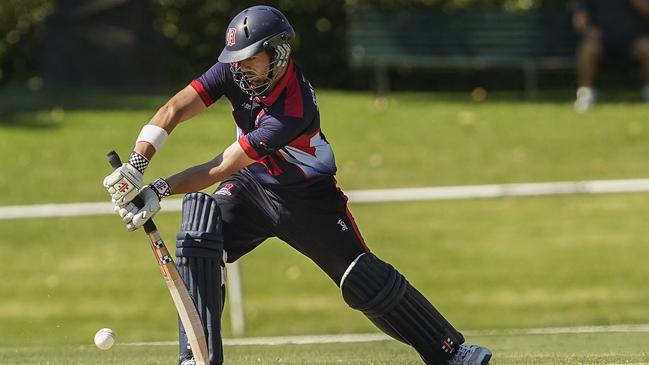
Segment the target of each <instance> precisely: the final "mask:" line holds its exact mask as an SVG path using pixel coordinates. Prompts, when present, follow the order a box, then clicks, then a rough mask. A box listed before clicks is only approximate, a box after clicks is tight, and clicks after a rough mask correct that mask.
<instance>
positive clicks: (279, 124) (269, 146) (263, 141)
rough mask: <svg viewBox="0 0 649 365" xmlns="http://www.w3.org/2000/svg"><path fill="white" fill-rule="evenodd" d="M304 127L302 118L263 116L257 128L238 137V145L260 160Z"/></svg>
mask: <svg viewBox="0 0 649 365" xmlns="http://www.w3.org/2000/svg"><path fill="white" fill-rule="evenodd" d="M305 128H306V124H305V121H304V119H303V118H291V117H283V118H275V117H271V116H264V117H263V119H262V120H261V121H260V126H259V128H257V129H255V130H254V131H252V132H250V133H248V134H246V135H244V136H242V137H241V138H239V145H240V146H241V148H243V150H244V151H245V152H246V154H247V155H248V157H250V158H251V159H253V160H260V159H261V158H262V157H264V156H266V155H269V154H271V153H273V152H275V151H277V150H279V149H281V148H282V147H284V146H286V145H287V144H289V143H290V142H291V141H292V140H294V139H295V138H297V137H298V136H299V135H300V133H301V132H302V131H303V130H304V129H305Z"/></svg>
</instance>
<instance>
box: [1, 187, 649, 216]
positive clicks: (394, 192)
mask: <svg viewBox="0 0 649 365" xmlns="http://www.w3.org/2000/svg"><path fill="white" fill-rule="evenodd" d="M646 191H649V179H634V180H593V181H565V182H547V183H526V184H500V185H467V186H442V187H424V188H403V189H375V190H353V191H349V192H348V193H347V195H348V196H349V202H350V203H355V204H361V203H383V202H403V201H423V200H451V199H484V198H504V197H516V196H542V195H566V194H608V193H631V192H646ZM181 203H182V200H181V199H168V200H163V201H162V211H163V212H172V211H180V209H181V205H182V204H181ZM105 214H114V213H113V205H112V204H111V203H108V202H107V203H69V204H41V205H14V206H4V207H0V219H25V218H49V217H74V216H88V215H105Z"/></svg>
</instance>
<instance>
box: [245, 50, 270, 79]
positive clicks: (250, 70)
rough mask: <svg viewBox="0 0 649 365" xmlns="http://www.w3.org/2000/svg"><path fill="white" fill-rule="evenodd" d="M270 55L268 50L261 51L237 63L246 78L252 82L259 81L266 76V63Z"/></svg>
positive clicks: (268, 61)
mask: <svg viewBox="0 0 649 365" xmlns="http://www.w3.org/2000/svg"><path fill="white" fill-rule="evenodd" d="M269 63H270V56H269V55H268V52H266V51H261V52H259V53H257V54H255V55H254V56H252V57H250V58H247V59H245V60H243V61H241V62H240V63H239V66H240V67H241V71H243V72H244V73H245V74H246V76H247V77H248V79H249V80H250V81H252V82H253V83H261V82H263V81H264V80H266V78H267V77H268V64H269Z"/></svg>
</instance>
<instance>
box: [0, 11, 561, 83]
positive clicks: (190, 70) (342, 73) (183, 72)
mask: <svg viewBox="0 0 649 365" xmlns="http://www.w3.org/2000/svg"><path fill="white" fill-rule="evenodd" d="M132 1H133V0H132ZM149 1H151V2H152V4H153V5H154V8H155V11H156V14H157V20H156V28H157V30H158V31H159V32H160V33H161V34H163V35H164V37H165V38H166V39H167V40H168V41H169V47H168V48H169V56H170V57H169V58H168V61H169V62H168V63H169V66H170V67H169V69H170V70H173V71H172V72H168V75H170V76H169V77H170V79H171V80H169V81H175V82H177V81H181V80H187V79H189V78H193V77H195V76H197V74H198V73H199V72H202V71H203V70H205V69H206V68H207V67H208V66H209V65H211V64H212V63H213V62H214V61H215V60H216V57H217V55H218V53H219V52H220V50H221V48H222V47H223V31H224V29H225V28H226V26H227V24H228V22H229V20H230V19H231V18H232V17H233V16H234V15H235V14H236V13H238V12H239V11H241V10H243V9H245V8H247V7H249V6H252V5H256V4H259V3H260V2H259V0H256V1H255V0H241V1H234V0H211V1H204V0H149ZM263 3H265V4H268V5H271V6H275V7H277V8H279V9H281V10H282V11H283V12H284V13H285V14H286V15H287V17H288V18H289V20H290V21H291V23H292V25H293V26H294V28H295V29H296V30H297V33H298V38H297V39H296V40H295V42H294V43H293V45H294V55H295V56H296V58H297V59H298V61H299V63H300V65H301V66H302V67H303V68H304V69H305V71H306V73H307V74H308V75H310V78H311V81H312V82H314V84H316V85H326V86H328V87H343V86H349V85H350V80H352V79H353V77H354V75H352V74H351V72H350V70H349V69H348V66H347V49H346V23H345V14H346V12H347V11H350V10H354V9H355V8H357V7H363V6H378V7H388V8H390V7H392V8H394V7H402V6H433V7H444V8H467V7H484V6H490V7H502V8H503V9H506V10H509V11H518V10H527V9H532V8H535V7H540V6H565V4H566V0H312V1H299V0H268V1H263ZM54 6H55V0H3V1H2V2H0V82H2V81H3V80H5V81H6V80H7V79H9V78H18V79H24V78H26V77H29V76H31V75H32V74H35V73H37V72H38V68H39V65H38V59H39V42H40V40H41V34H42V33H43V26H44V20H45V18H46V17H47V15H48V14H50V13H51V12H52V10H53V8H54Z"/></svg>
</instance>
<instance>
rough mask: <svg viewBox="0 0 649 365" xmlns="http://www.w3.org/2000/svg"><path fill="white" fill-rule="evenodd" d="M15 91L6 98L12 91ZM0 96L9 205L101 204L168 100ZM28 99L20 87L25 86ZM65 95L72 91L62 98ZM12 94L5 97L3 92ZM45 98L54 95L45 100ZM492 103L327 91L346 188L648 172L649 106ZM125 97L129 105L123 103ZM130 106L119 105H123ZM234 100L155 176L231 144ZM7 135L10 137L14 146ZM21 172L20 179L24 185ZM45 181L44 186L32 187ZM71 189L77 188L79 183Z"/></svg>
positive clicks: (193, 130)
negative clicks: (118, 159)
mask: <svg viewBox="0 0 649 365" xmlns="http://www.w3.org/2000/svg"><path fill="white" fill-rule="evenodd" d="M5 94H7V95H5ZM9 94H11V93H10V92H9V91H5V92H4V93H2V92H0V103H2V104H0V111H2V110H3V109H7V110H10V111H11V112H5V113H2V112H0V140H1V141H3V143H1V144H0V154H2V155H3V156H6V157H5V159H7V160H9V161H7V162H6V163H3V164H2V165H1V166H0V169H1V172H2V173H1V174H0V191H11V192H12V193H11V194H3V195H2V196H0V204H2V205H7V204H26V203H43V202H71V201H97V200H102V199H104V194H103V192H102V191H101V189H98V188H97V186H98V185H99V183H100V181H101V180H102V179H103V177H104V176H105V175H106V171H107V170H108V166H107V164H105V162H104V156H105V154H106V152H107V151H109V150H111V149H116V150H117V151H119V152H120V153H121V154H123V155H125V154H127V153H128V152H129V151H130V149H131V148H132V145H133V143H134V139H135V137H136V136H137V133H138V131H139V129H140V127H141V125H142V124H144V123H146V122H147V121H148V120H149V118H150V117H151V116H152V115H153V113H154V112H155V110H156V108H157V107H158V106H159V105H161V104H162V103H163V101H164V98H163V97H161V96H150V97H146V96H137V95H135V96H128V97H126V96H125V97H118V96H115V95H101V94H99V95H95V94H93V93H89V95H84V94H81V95H78V94H77V95H76V96H77V97H75V95H72V96H70V95H67V96H65V97H63V96H60V95H58V96H57V95H45V96H46V97H47V98H42V97H36V98H32V99H35V100H34V101H33V103H30V101H31V100H32V99H30V98H28V97H23V98H22V99H20V98H18V99H17V100H16V98H17V97H16V96H13V97H12V96H11V95H9ZM18 94H19V93H18ZM61 94H63V95H65V93H61ZM4 96H7V100H2V97H4ZM43 99H45V100H43ZM494 99H495V100H493V101H490V102H484V103H477V102H472V101H470V100H465V98H463V97H461V96H458V97H456V98H455V99H452V98H449V97H446V96H445V97H442V96H438V95H436V94H393V95H392V96H391V98H390V99H389V100H388V101H387V103H386V104H382V103H377V102H376V101H375V99H374V98H373V97H371V96H370V95H368V94H364V93H349V92H345V93H342V92H332V91H323V92H321V93H319V105H320V109H321V111H322V112H321V114H322V127H323V131H324V132H325V134H326V136H327V138H328V139H329V140H330V141H331V142H332V144H333V147H334V152H335V153H336V156H337V162H338V168H339V173H338V180H339V182H340V184H341V186H342V187H343V188H345V189H366V188H383V187H402V186H425V185H466V184H478V183H506V182H530V181H553V180H581V179H609V178H630V177H639V176H649V164H646V163H645V161H644V159H642V158H641V157H642V156H647V155H649V144H647V143H646V141H647V140H648V139H649V127H648V126H647V125H646V123H645V121H646V120H647V117H649V108H647V107H646V106H645V105H642V104H627V103H623V102H615V103H608V104H602V105H599V106H598V108H597V109H596V110H595V111H594V112H592V113H588V114H585V115H576V114H575V113H574V112H573V110H572V106H571V103H570V100H566V101H565V102H545V103H538V104H532V103H521V102H520V101H518V100H511V99H503V100H499V99H497V98H496V97H494ZM120 101H122V102H121V103H120ZM120 105H121V107H117V106H120ZM229 108H230V107H229V105H228V104H227V102H223V101H221V102H218V103H217V104H215V106H213V107H212V108H210V109H209V110H208V111H207V112H206V113H204V114H202V115H200V116H199V117H197V118H196V119H195V120H193V121H191V122H189V123H186V124H185V125H182V126H181V127H179V128H178V129H177V130H176V131H175V132H174V134H173V137H172V138H171V139H170V141H169V142H168V143H167V144H166V145H165V147H164V148H163V149H162V150H161V152H160V154H159V155H158V156H156V159H155V160H154V161H153V163H152V165H151V167H150V170H149V172H148V173H147V176H149V177H151V178H153V177H157V176H167V175H170V174H172V173H174V172H177V171H179V170H181V169H183V168H185V167H187V166H189V165H191V164H196V163H199V162H203V161H205V160H207V159H209V158H211V157H213V156H214V155H216V154H217V153H219V152H220V151H221V150H222V149H223V148H224V147H225V146H227V145H228V144H229V143H231V142H232V141H233V140H234V135H235V132H234V123H233V122H232V120H231V117H230V113H229ZM5 141H7V142H6V143H5ZM15 176H20V177H21V180H22V182H23V183H21V184H16V183H15V181H14V177H15ZM37 182H40V183H41V184H46V185H47V189H39V191H38V193H36V192H35V190H34V188H35V187H36V186H38V184H37ZM72 188H73V189H74V191H73V193H72V192H70V189H72Z"/></svg>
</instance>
